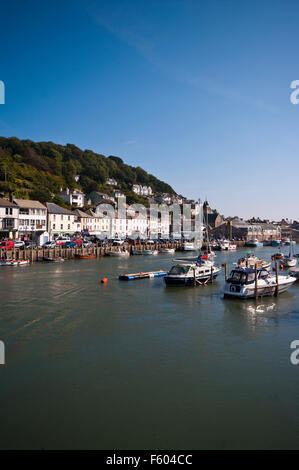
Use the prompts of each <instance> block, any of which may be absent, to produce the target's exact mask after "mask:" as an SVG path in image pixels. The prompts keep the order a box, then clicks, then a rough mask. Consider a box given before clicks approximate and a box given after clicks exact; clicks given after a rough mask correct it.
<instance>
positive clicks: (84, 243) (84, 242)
mask: <svg viewBox="0 0 299 470" xmlns="http://www.w3.org/2000/svg"><path fill="white" fill-rule="evenodd" d="M82 246H84V248H88V247H90V246H92V243H91V242H90V241H89V240H83V242H82Z"/></svg>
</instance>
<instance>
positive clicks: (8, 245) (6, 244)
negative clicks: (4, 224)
mask: <svg viewBox="0 0 299 470" xmlns="http://www.w3.org/2000/svg"><path fill="white" fill-rule="evenodd" d="M1 249H2V250H12V249H13V241H12V240H4V241H2V242H1Z"/></svg>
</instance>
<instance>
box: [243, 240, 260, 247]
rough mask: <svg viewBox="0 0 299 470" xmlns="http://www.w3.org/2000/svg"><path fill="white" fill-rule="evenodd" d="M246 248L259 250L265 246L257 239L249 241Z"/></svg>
mask: <svg viewBox="0 0 299 470" xmlns="http://www.w3.org/2000/svg"><path fill="white" fill-rule="evenodd" d="M246 246H249V247H250V248H259V247H260V246H263V244H262V243H260V242H259V241H258V239H257V238H253V239H252V240H248V242H247V243H246Z"/></svg>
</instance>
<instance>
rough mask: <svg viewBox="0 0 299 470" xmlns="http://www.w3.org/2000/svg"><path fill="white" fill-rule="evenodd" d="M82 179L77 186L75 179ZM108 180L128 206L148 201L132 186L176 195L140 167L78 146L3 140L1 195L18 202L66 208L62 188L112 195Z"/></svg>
mask: <svg viewBox="0 0 299 470" xmlns="http://www.w3.org/2000/svg"><path fill="white" fill-rule="evenodd" d="M75 175H80V179H79V181H78V183H76V181H75V179H74V176H75ZM107 178H114V179H116V180H117V182H118V186H117V188H119V189H121V190H122V191H123V192H124V193H125V194H126V195H127V196H128V200H129V202H141V203H144V202H145V199H144V198H142V197H139V196H137V195H135V194H134V193H132V191H130V186H131V184H134V183H136V184H142V185H150V186H151V188H152V190H153V192H154V193H160V192H166V193H171V194H175V191H174V190H173V189H172V187H171V186H169V185H168V184H167V183H164V182H163V181H160V180H159V179H158V178H156V177H155V176H153V175H151V174H149V173H147V172H146V171H145V170H143V169H142V168H140V167H132V166H130V165H126V164H125V163H124V162H123V160H122V159H121V158H119V157H114V156H109V157H105V156H104V155H101V154H97V153H95V152H93V151H92V150H81V149H79V148H78V147H76V146H75V145H72V144H67V145H65V146H64V145H58V144H55V143H53V142H33V141H31V140H20V139H18V138H16V137H10V138H6V137H0V192H1V193H2V194H5V195H8V194H9V193H10V192H13V193H14V195H15V197H17V198H25V199H26V198H27V199H37V200H39V201H41V202H46V201H54V202H56V203H59V204H63V201H62V199H61V198H60V197H59V191H60V188H63V189H64V188H66V187H68V188H71V189H73V188H79V189H82V190H83V192H84V193H85V194H89V193H90V192H91V191H101V192H105V193H107V194H112V193H111V191H112V189H113V188H111V186H106V185H105V182H106V180H107Z"/></svg>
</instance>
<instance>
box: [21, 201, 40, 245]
mask: <svg viewBox="0 0 299 470" xmlns="http://www.w3.org/2000/svg"><path fill="white" fill-rule="evenodd" d="M14 202H15V203H16V204H17V206H19V237H21V238H25V239H27V238H28V237H30V238H31V239H36V238H37V237H39V236H40V235H42V233H43V232H45V231H46V230H47V208H46V206H44V205H43V204H42V203H41V202H39V201H31V200H29V199H14Z"/></svg>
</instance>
